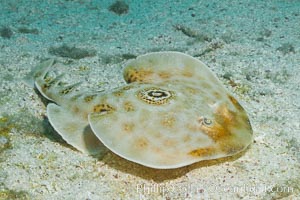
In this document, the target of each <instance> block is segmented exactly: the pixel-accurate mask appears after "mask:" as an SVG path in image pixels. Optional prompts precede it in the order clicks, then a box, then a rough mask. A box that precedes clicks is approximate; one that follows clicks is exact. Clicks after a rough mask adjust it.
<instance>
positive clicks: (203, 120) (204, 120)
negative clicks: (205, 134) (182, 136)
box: [198, 117, 213, 126]
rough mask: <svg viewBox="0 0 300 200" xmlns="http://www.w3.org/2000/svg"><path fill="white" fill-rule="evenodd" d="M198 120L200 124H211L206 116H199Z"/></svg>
mask: <svg viewBox="0 0 300 200" xmlns="http://www.w3.org/2000/svg"><path fill="white" fill-rule="evenodd" d="M198 122H199V123H200V124H201V125H204V126H211V125H212V124H213V121H212V120H211V119H208V118H206V117H201V118H200V119H199V120H198Z"/></svg>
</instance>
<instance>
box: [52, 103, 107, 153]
mask: <svg viewBox="0 0 300 200" xmlns="http://www.w3.org/2000/svg"><path fill="white" fill-rule="evenodd" d="M47 114H48V119H49V122H50V123H51V125H52V126H53V127H54V129H55V130H56V131H57V132H58V133H59V134H60V135H61V136H62V138H63V139H64V140H65V141H67V143H68V144H70V145H72V146H73V147H75V148H76V149H78V150H79V151H82V152H84V153H86V154H89V155H99V154H103V153H105V152H106V151H107V148H106V147H105V146H104V145H103V144H102V143H101V142H100V140H99V139H98V138H97V137H96V136H95V135H94V133H93V131H92V130H91V128H90V126H89V124H88V122H87V120H84V119H82V118H81V117H79V116H76V115H74V114H73V113H72V112H71V111H69V110H67V109H65V108H63V107H61V106H58V105H56V104H54V103H50V104H48V106H47Z"/></svg>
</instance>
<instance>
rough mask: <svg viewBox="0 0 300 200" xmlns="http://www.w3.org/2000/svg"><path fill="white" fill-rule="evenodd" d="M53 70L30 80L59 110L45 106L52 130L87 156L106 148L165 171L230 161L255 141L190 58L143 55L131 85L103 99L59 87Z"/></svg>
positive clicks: (236, 110)
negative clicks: (200, 162) (202, 163)
mask: <svg viewBox="0 0 300 200" xmlns="http://www.w3.org/2000/svg"><path fill="white" fill-rule="evenodd" d="M53 64H54V62H53V60H49V61H46V62H44V63H41V64H40V65H39V66H38V67H37V68H35V69H34V70H33V72H32V73H31V74H30V76H32V77H33V78H34V81H35V86H36V87H37V88H38V90H39V91H40V92H41V94H42V95H43V96H45V97H46V98H48V99H49V100H52V101H54V102H55V103H56V104H54V103H50V104H49V105H48V106H47V115H48V118H49V121H50V123H51V125H52V126H53V127H54V128H55V130H56V131H57V132H58V133H59V134H61V136H62V137H63V138H64V139H65V140H66V141H67V142H68V143H69V144H71V145H72V146H74V147H75V148H77V149H78V150H80V151H82V152H85V153H87V154H97V153H99V152H101V151H103V148H102V144H104V145H105V146H106V147H107V148H108V149H110V150H111V151H113V152H114V153H116V154H118V155H119V156H121V157H123V158H125V159H128V160H130V161H133V162H136V163H139V164H141V165H145V166H148V167H152V168H159V169H167V168H177V167H182V166H185V165H189V164H192V163H195V162H198V161H201V160H209V159H215V158H221V157H226V156H231V155H234V154H237V153H239V152H241V151H243V150H244V149H245V148H246V147H247V146H248V145H249V144H250V143H251V142H252V128H251V125H250V122H249V119H248V117H247V114H246V112H245V110H244V109H243V108H242V106H241V105H240V104H239V103H238V101H237V100H236V99H235V98H234V97H233V96H232V95H231V94H229V92H227V91H226V89H225V88H224V87H223V86H222V84H221V83H220V81H219V80H218V79H217V78H216V77H215V76H214V74H213V73H212V72H211V71H210V70H209V69H208V67H207V66H206V65H204V64H203V63H202V62H200V61H199V60H197V59H195V58H193V57H191V56H188V55H186V54H183V53H179V52H157V53H149V54H145V55H142V56H140V57H138V58H136V59H134V60H132V61H130V62H129V63H127V65H126V67H125V69H124V79H125V80H126V82H127V83H128V84H127V85H125V86H123V87H120V88H116V89H115V90H113V91H107V92H101V93H91V92H82V91H76V87H77V86H78V84H74V85H63V84H61V81H60V80H61V78H62V76H56V77H51V76H50V75H48V71H49V68H50V67H51V66H52V65H53ZM27 80H28V81H29V80H30V79H29V78H28V79H27ZM29 82H30V81H29ZM31 82H32V81H31Z"/></svg>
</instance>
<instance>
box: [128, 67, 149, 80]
mask: <svg viewBox="0 0 300 200" xmlns="http://www.w3.org/2000/svg"><path fill="white" fill-rule="evenodd" d="M153 73H154V72H153V71H152V70H151V69H139V70H137V69H134V68H128V69H127V70H126V71H125V72H124V79H125V80H126V82H127V83H132V82H147V80H148V81H149V77H150V76H151V75H153Z"/></svg>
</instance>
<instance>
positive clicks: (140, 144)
mask: <svg viewBox="0 0 300 200" xmlns="http://www.w3.org/2000/svg"><path fill="white" fill-rule="evenodd" d="M148 145H149V141H148V139H147V138H145V137H138V138H136V139H135V141H134V146H135V147H137V148H138V149H140V150H141V149H145V148H146V147H147V146H148Z"/></svg>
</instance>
